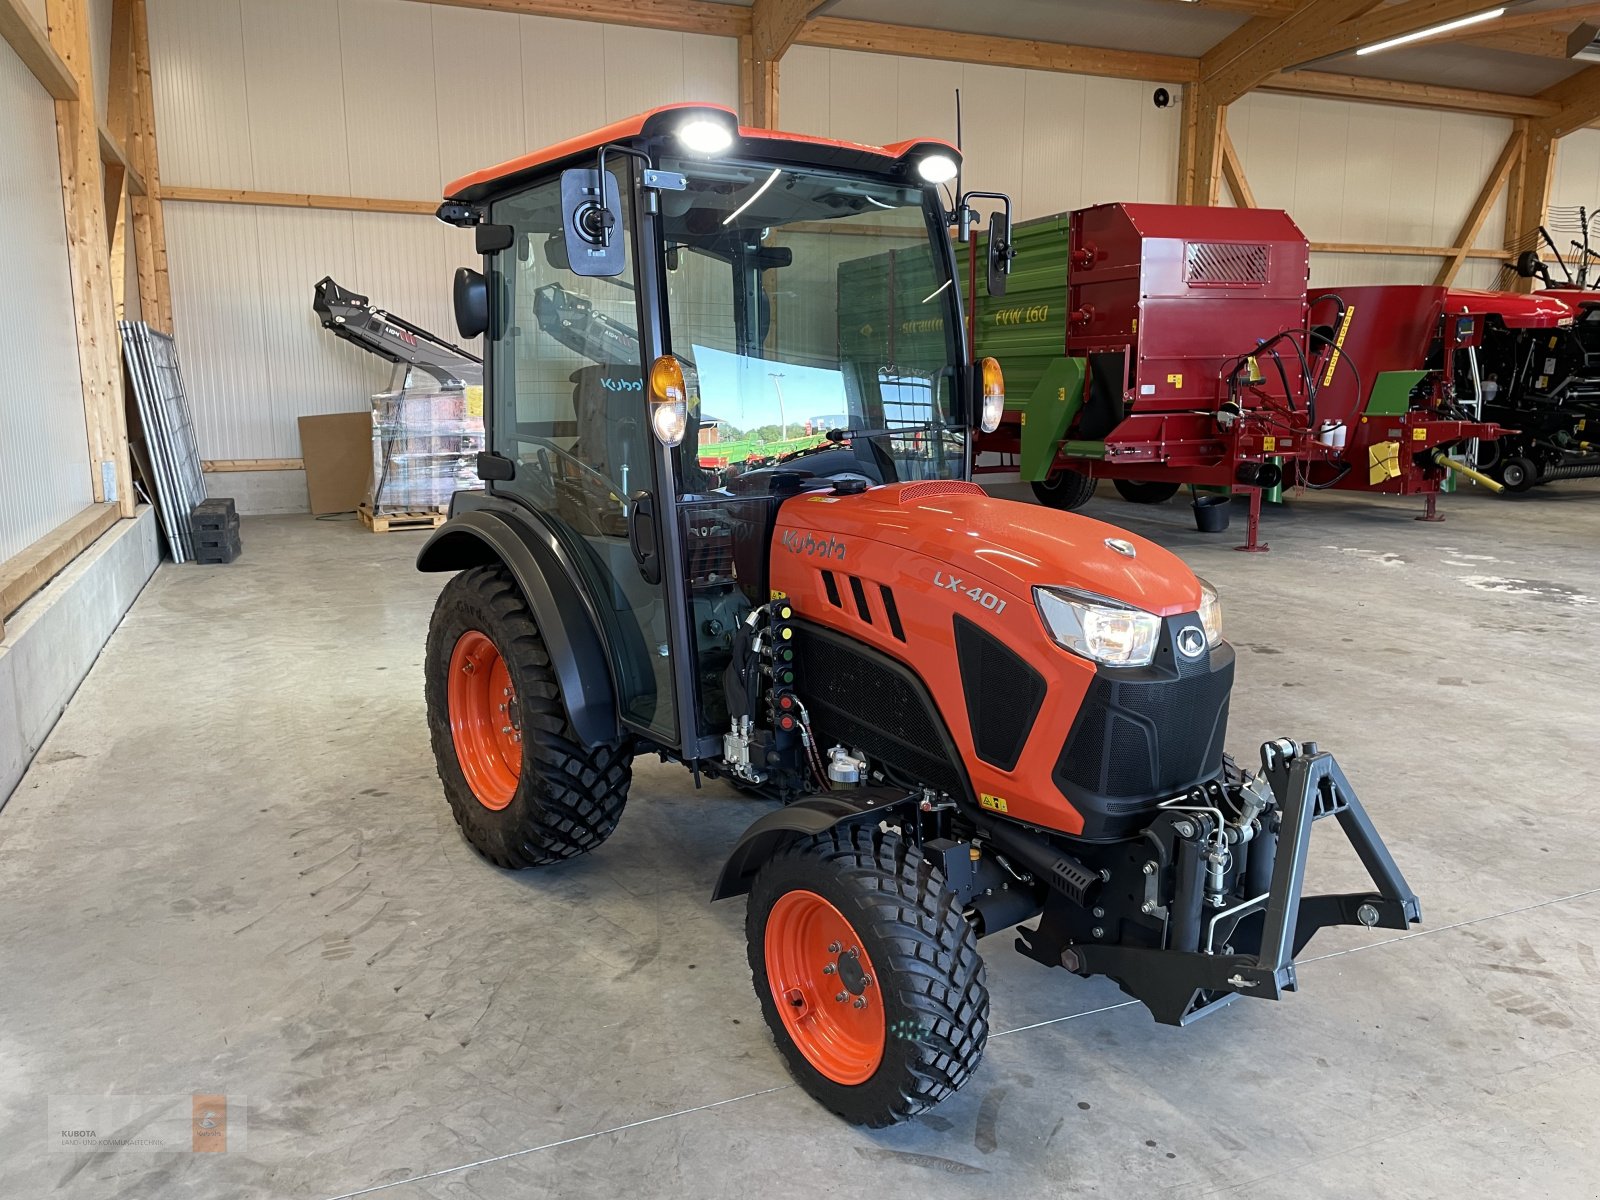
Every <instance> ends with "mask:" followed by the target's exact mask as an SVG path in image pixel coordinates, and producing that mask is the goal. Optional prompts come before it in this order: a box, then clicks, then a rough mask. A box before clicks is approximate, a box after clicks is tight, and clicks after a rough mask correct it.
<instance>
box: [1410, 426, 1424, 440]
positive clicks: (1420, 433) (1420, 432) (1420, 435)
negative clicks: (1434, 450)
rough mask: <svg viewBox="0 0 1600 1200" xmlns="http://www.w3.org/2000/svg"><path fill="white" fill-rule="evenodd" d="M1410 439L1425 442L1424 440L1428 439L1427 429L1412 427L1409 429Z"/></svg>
mask: <svg viewBox="0 0 1600 1200" xmlns="http://www.w3.org/2000/svg"><path fill="white" fill-rule="evenodd" d="M1411 440H1412V441H1413V442H1425V441H1427V440H1428V431H1427V430H1426V429H1422V428H1420V427H1419V428H1417V429H1413V430H1412V431H1411Z"/></svg>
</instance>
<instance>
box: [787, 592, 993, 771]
mask: <svg viewBox="0 0 1600 1200" xmlns="http://www.w3.org/2000/svg"><path fill="white" fill-rule="evenodd" d="M796 625H797V636H796V638H795V646H796V650H795V659H796V664H797V668H798V669H797V671H796V674H797V675H798V677H799V679H800V680H801V684H800V690H801V699H802V700H804V701H805V704H806V708H807V710H808V711H809V712H810V714H811V722H812V725H813V727H814V728H815V731H816V734H817V737H818V738H819V739H821V740H822V748H823V749H824V750H826V749H827V747H828V746H830V745H832V744H834V743H835V742H839V743H843V744H844V745H846V746H851V747H858V748H860V749H861V750H863V751H865V752H866V755H867V757H868V758H869V759H876V760H878V761H880V762H883V763H886V764H888V765H889V766H891V767H894V768H896V769H897V770H899V771H900V773H902V774H904V775H909V776H910V777H911V778H912V779H914V780H915V781H917V782H919V783H923V784H926V785H927V786H929V787H932V788H935V789H936V790H938V791H943V792H949V793H950V794H951V795H953V796H959V795H963V794H965V792H966V781H965V779H964V777H963V776H962V775H961V773H960V772H959V771H958V770H957V769H956V768H955V766H954V765H953V760H952V754H953V751H952V750H951V749H950V740H949V734H948V733H947V732H946V731H945V729H944V725H943V723H942V722H941V721H940V720H939V718H938V716H937V714H936V713H935V712H934V709H933V701H932V700H931V699H930V698H929V696H928V694H927V691H926V689H924V688H923V687H922V686H921V685H920V684H919V683H918V682H917V680H916V677H915V676H914V675H912V673H911V671H910V669H909V668H907V667H905V666H903V665H901V664H899V663H896V662H894V660H893V659H890V658H888V657H887V656H885V655H881V654H878V653H876V652H875V651H871V650H868V649H866V648H864V647H862V646H860V645H859V644H858V643H855V642H852V641H850V640H849V639H848V638H845V637H842V636H840V635H839V634H836V633H834V632H832V631H831V630H825V629H822V628H819V627H818V626H815V625H811V624H809V623H805V622H797V623H796Z"/></svg>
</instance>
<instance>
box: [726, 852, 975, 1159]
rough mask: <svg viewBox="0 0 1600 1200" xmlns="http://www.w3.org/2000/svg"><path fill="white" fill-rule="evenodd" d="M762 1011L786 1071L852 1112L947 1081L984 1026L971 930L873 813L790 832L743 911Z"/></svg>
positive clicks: (912, 1105)
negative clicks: (793, 837)
mask: <svg viewBox="0 0 1600 1200" xmlns="http://www.w3.org/2000/svg"><path fill="white" fill-rule="evenodd" d="M745 932H746V935H747V937H748V940H749V952H750V970H751V973H752V975H753V976H754V979H755V988H756V994H757V995H758V996H759V997H760V999H761V1011H762V1013H763V1015H764V1016H765V1017H766V1020H767V1024H768V1026H770V1027H771V1029H772V1035H773V1038H774V1039H775V1040H776V1041H777V1044H778V1049H779V1051H780V1052H781V1053H782V1055H783V1057H784V1060H785V1062H786V1063H787V1065H788V1067H789V1071H790V1073H791V1074H793V1075H794V1077H795V1079H796V1080H797V1081H798V1082H799V1084H800V1086H801V1087H803V1088H804V1089H805V1090H806V1091H807V1092H809V1093H810V1094H811V1096H812V1097H813V1098H815V1099H816V1100H817V1101H818V1102H820V1103H821V1104H823V1105H824V1106H825V1107H827V1108H828V1109H831V1110H832V1111H833V1112H835V1113H837V1114H838V1115H839V1116H841V1117H843V1118H844V1119H845V1120H846V1121H849V1122H850V1123H851V1124H853V1125H867V1126H871V1127H873V1128H881V1127H883V1126H885V1125H893V1124H896V1123H898V1122H901V1121H905V1120H908V1119H910V1118H911V1117H914V1116H916V1115H917V1114H918V1113H920V1112H924V1111H925V1110H927V1109H929V1108H932V1107H933V1106H934V1105H935V1104H937V1103H939V1102H940V1101H941V1100H943V1099H944V1098H945V1097H947V1096H949V1095H951V1094H952V1093H954V1092H955V1091H957V1090H958V1089H959V1088H960V1087H961V1086H962V1085H963V1084H965V1083H966V1082H967V1080H968V1079H970V1078H971V1077H972V1073H973V1071H975V1070H976V1069H977V1066H978V1061H979V1059H980V1058H982V1056H983V1047H984V1043H985V1041H986V1040H987V1038H988V1034H989V992H988V989H987V988H986V987H985V985H984V971H983V959H982V958H981V957H980V956H979V954H978V942H977V937H976V935H975V934H974V933H973V930H972V927H971V926H970V925H968V923H967V921H966V919H965V918H964V917H963V916H962V915H961V909H960V906H959V902H958V901H957V899H956V896H955V894H954V893H953V892H951V891H949V890H948V889H947V888H946V887H945V886H944V876H943V873H942V872H941V871H939V870H938V869H937V868H935V867H934V866H933V864H931V863H930V862H928V860H927V859H925V858H924V857H923V856H922V851H921V850H920V849H918V848H917V847H916V846H915V845H913V844H911V843H910V842H908V841H906V840H905V839H904V838H902V837H900V836H899V835H898V834H896V833H890V832H884V831H883V830H882V829H880V828H878V827H876V826H874V827H872V828H865V827H862V826H859V825H856V826H849V827H846V828H843V829H839V828H835V829H832V830H829V831H828V832H826V833H822V834H819V835H817V836H815V837H810V838H804V839H801V840H799V841H796V842H793V843H791V844H790V845H789V846H787V847H786V848H784V849H783V850H781V851H780V852H779V853H778V854H776V855H775V856H774V857H773V858H771V859H770V860H769V861H768V862H767V863H766V864H765V865H764V866H763V867H762V868H761V870H760V872H759V873H758V874H757V875H756V878H755V881H754V883H753V886H752V887H751V890H750V907H749V910H748V913H747V916H746V918H745Z"/></svg>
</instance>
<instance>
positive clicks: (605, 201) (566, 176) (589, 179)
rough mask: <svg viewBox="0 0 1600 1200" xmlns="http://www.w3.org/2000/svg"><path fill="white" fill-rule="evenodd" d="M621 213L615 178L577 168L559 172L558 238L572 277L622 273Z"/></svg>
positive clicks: (623, 252) (623, 248) (624, 247)
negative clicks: (563, 248)
mask: <svg viewBox="0 0 1600 1200" xmlns="http://www.w3.org/2000/svg"><path fill="white" fill-rule="evenodd" d="M602 182H603V183H604V190H603V191H602ZM621 212H622V197H621V194H620V193H619V192H618V189H617V178H616V176H615V175H612V174H611V173H610V172H609V171H607V172H605V173H604V175H602V174H601V172H599V171H594V170H579V169H573V170H570V171H563V172H561V237H562V242H563V244H564V245H565V247H566V252H567V261H568V264H569V265H570V267H571V269H572V273H573V274H574V275H584V276H589V277H591V278H599V277H605V276H612V275H621V274H622V271H623V268H624V266H625V265H626V261H627V249H626V246H625V245H624V242H623V233H622V227H621V220H620V217H619V214H620V213H621Z"/></svg>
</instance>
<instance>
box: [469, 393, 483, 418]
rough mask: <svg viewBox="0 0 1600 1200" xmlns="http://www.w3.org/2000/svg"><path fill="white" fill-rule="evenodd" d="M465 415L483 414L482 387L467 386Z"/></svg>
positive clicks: (477, 415)
mask: <svg viewBox="0 0 1600 1200" xmlns="http://www.w3.org/2000/svg"><path fill="white" fill-rule="evenodd" d="M467 416H469V417H479V418H481V417H482V416H483V388H482V387H469V388H468V389H467Z"/></svg>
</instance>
